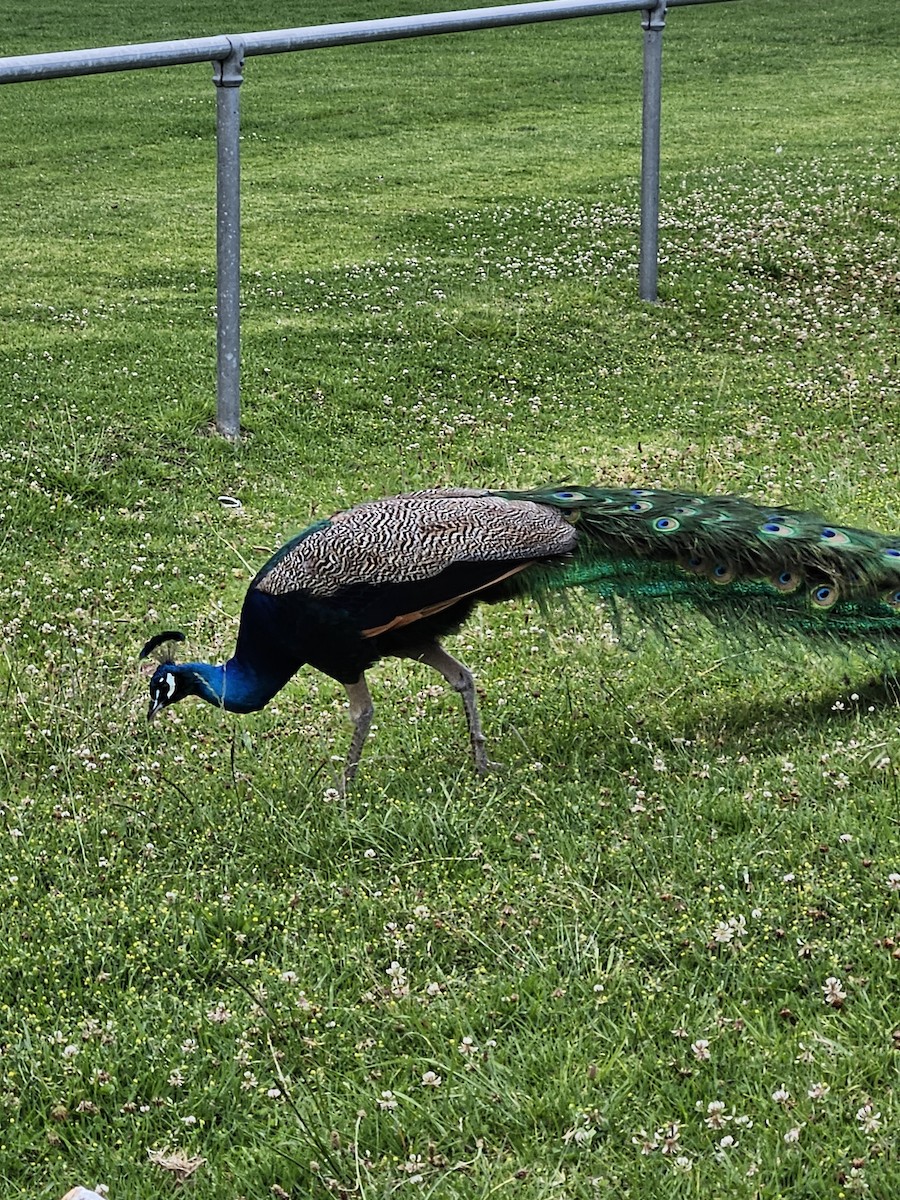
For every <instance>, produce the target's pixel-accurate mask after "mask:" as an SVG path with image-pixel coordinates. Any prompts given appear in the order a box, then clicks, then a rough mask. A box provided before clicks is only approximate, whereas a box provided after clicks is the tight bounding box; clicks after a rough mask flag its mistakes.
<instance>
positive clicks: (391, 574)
mask: <svg viewBox="0 0 900 1200" xmlns="http://www.w3.org/2000/svg"><path fill="white" fill-rule="evenodd" d="M575 542H576V534H575V531H574V529H573V528H572V526H571V525H570V524H569V523H568V521H566V519H565V517H564V516H563V515H562V513H560V512H559V511H558V510H557V509H552V508H549V507H545V506H544V505H542V504H534V503H532V502H530V501H522V500H505V499H503V498H501V497H499V496H492V495H489V494H484V493H480V492H477V491H468V490H464V489H460V490H457V491H453V490H446V491H444V490H433V491H428V492H418V493H411V494H408V495H402V496H390V497H387V498H386V499H383V500H373V501H370V502H368V503H366V504H360V505H357V506H356V507H355V508H351V509H348V510H347V511H346V512H341V513H338V514H336V516H334V517H332V518H331V521H330V522H329V523H328V525H326V526H323V528H321V529H318V530H316V531H315V532H314V533H312V534H310V536H309V537H307V538H304V539H303V541H301V542H299V543H298V545H297V546H296V548H295V549H294V550H292V551H291V552H290V553H288V554H286V555H285V556H284V558H282V559H280V560H279V561H278V562H277V563H276V564H275V566H274V567H273V568H272V570H271V571H269V573H268V574H267V575H265V576H264V577H263V579H261V580H260V581H259V583H258V584H257V587H259V588H260V589H261V590H262V591H265V592H270V593H272V594H273V595H279V594H284V593H287V592H293V591H297V590H300V589H303V590H306V591H310V592H312V593H314V594H315V595H319V596H330V595H334V593H335V592H337V591H338V590H339V589H341V588H344V587H349V586H352V585H354V584H360V583H365V584H384V583H401V582H409V581H413V580H420V579H431V578H433V577H434V576H436V575H438V574H440V572H441V571H443V570H445V569H446V568H447V567H449V566H451V565H452V564H454V563H460V562H497V563H498V564H499V563H502V562H516V561H522V560H534V559H539V558H544V557H547V556H548V555H558V554H568V553H571V552H572V551H573V550H574V548H575Z"/></svg>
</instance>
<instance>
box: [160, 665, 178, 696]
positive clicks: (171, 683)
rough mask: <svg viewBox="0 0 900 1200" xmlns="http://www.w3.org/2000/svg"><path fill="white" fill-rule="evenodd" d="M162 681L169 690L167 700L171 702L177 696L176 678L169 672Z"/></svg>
mask: <svg viewBox="0 0 900 1200" xmlns="http://www.w3.org/2000/svg"><path fill="white" fill-rule="evenodd" d="M162 681H163V683H164V684H165V685H166V687H167V688H168V697H167V699H169V700H171V699H172V697H173V696H174V695H175V676H174V675H173V674H172V672H171V671H168V672H167V673H166V674H165V675H163V677H162Z"/></svg>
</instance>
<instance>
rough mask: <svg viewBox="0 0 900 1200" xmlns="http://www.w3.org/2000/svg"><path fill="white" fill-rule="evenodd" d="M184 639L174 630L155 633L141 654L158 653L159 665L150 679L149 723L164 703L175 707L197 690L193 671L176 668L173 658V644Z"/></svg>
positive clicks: (163, 706)
mask: <svg viewBox="0 0 900 1200" xmlns="http://www.w3.org/2000/svg"><path fill="white" fill-rule="evenodd" d="M184 640H185V639H184V634H183V633H179V632H178V631H177V630H169V631H167V632H166V633H157V634H156V635H155V636H154V637H152V638H151V639H150V641H149V642H148V643H147V644H146V646H145V647H144V648H143V650H142V651H141V653H140V657H141V658H149V657H150V655H151V654H153V653H154V652H158V653H159V652H160V651H161V653H159V658H160V663H159V666H158V667H157V668H156V670H155V671H154V672H153V677H152V678H151V680H150V707H149V709H148V710H147V720H148V721H151V720H152V719H153V718H154V717H155V716H156V714H157V713H158V712H159V710H160V709H161V708H165V707H166V705H167V704H175V703H177V702H178V701H179V700H183V699H184V697H185V696H192V695H195V694H196V693H197V691H198V690H199V689H198V687H197V681H196V680H195V678H194V675H193V672H192V671H189V670H185V667H184V664H181V665H179V664H178V663H176V662H175V659H174V658H173V656H172V644H173V643H174V642H183V641H184Z"/></svg>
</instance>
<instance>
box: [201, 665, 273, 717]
mask: <svg viewBox="0 0 900 1200" xmlns="http://www.w3.org/2000/svg"><path fill="white" fill-rule="evenodd" d="M178 671H179V672H180V673H181V674H183V675H185V676H187V677H189V678H190V680H191V683H192V689H191V690H192V691H193V692H194V693H195V694H196V695H198V696H200V697H201V699H203V700H206V701H207V703H209V704H214V705H215V706H216V707H217V708H225V709H227V710H228V711H229V712H237V713H248V712H256V711H257V709H260V708H263V707H264V706H265V705H266V704H268V703H269V701H270V700H271V699H272V697H273V696H274V695H275V693H276V692H277V691H279V690H280V689H281V688H282V687H283V686H284V684H285V682H286V680H284V679H273V678H267V677H265V676H260V675H258V674H257V673H256V672H255V671H252V670H250V669H249V668H248V667H245V666H244V665H243V664H242V663H240V662H239V661H238V660H237V659H236V658H231V659H229V660H228V662H227V663H225V665H224V666H222V667H217V666H214V665H213V664H212V663H201V662H195V663H179V664H178Z"/></svg>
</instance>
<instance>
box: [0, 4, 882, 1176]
mask: <svg viewBox="0 0 900 1200" xmlns="http://www.w3.org/2000/svg"><path fill="white" fill-rule="evenodd" d="M457 6H458V7H462V5H457ZM25 9H27V11H23V10H22V6H14V5H12V4H11V3H9V2H8V0H6V2H5V3H4V2H3V0H0V29H2V32H3V47H4V53H8V54H13V53H26V52H32V51H34V52H37V51H44V50H53V49H65V48H73V47H77V46H89V45H101V44H113V43H117V42H131V41H140V40H149V39H160V38H176V37H186V36H192V35H203V34H212V33H219V32H222V31H224V30H238V31H240V30H248V29H255V28H258V27H260V26H262V25H264V26H266V27H271V28H277V27H286V26H293V25H299V24H304V23H317V22H323V21H332V20H340V19H349V18H351V17H373V16H378V15H388V14H389V13H396V12H400V11H406V12H415V11H417V10H418V9H419V5H418V4H416V3H413V0H404V3H403V4H402V5H401V4H400V3H398V4H396V5H393V6H388V8H387V9H384V8H378V7H376V6H375V5H374V3H372V0H364V2H362V3H358V4H356V5H353V6H351V5H348V4H343V3H339V4H338V5H337V6H336V7H335V6H334V5H331V6H329V7H328V9H327V11H326V10H325V9H324V8H321V7H320V8H318V9H317V8H316V7H315V6H314V5H312V4H310V3H308V2H305V0H303V2H301V3H300V5H299V7H298V5H297V4H291V5H288V4H285V3H282V2H281V0H276V3H274V4H273V5H270V6H269V7H268V8H267V9H266V13H265V16H264V17H261V16H260V15H259V12H258V8H257V9H254V7H253V6H251V5H246V4H242V3H239V2H237V0H225V3H218V2H217V3H216V4H212V3H206V2H204V0H191V2H190V3H182V4H175V3H174V2H172V0H163V3H162V4H158V5H155V6H150V7H144V8H139V7H138V6H127V5H110V4H106V3H101V2H100V0H94V3H93V4H91V3H88V4H86V5H80V6H71V5H66V6H63V5H61V4H57V3H52V2H50V0H40V2H36V3H34V4H32V5H30V6H25ZM894 10H895V4H894V3H893V0H869V2H868V3H866V4H865V5H863V6H851V5H832V6H830V7H829V9H828V11H827V12H825V11H824V10H821V11H820V10H817V12H816V16H815V19H814V20H810V16H809V13H808V12H807V11H806V9H805V8H804V7H803V6H790V5H787V4H785V3H783V0H743V2H735V3H730V4H710V5H703V6H698V7H696V8H693V9H689V8H679V9H676V10H673V11H672V12H671V13H670V15H669V20H668V28H667V32H666V35H665V39H666V48H665V67H664V97H663V104H664V125H663V217H662V228H661V254H662V260H663V261H662V265H661V276H660V286H661V303H660V304H659V305H658V306H654V307H649V306H645V305H642V304H641V303H640V302H639V301H638V300H637V281H636V271H637V193H638V180H637V174H638V163H639V155H640V144H639V131H640V109H639V104H640V58H641V37H640V20H639V17H638V15H637V14H629V15H623V16H616V17H608V18H603V19H596V20H593V21H583V20H582V21H571V22H562V23H558V24H550V25H545V26H540V27H530V28H520V29H515V30H502V31H501V30H497V31H490V32H484V33H475V34H468V35H460V36H456V37H450V38H446V37H445V38H434V39H422V40H416V41H410V42H400V43H394V44H391V45H382V46H370V47H350V48H347V49H342V50H331V51H323V52H320V53H315V54H304V55H294V56H274V57H271V58H266V59H253V60H250V62H249V63H248V66H247V71H246V83H245V86H244V89H243V92H244V94H243V98H242V103H243V114H244V121H243V139H244V140H243V196H244V209H243V215H244V267H245V289H244V311H243V322H244V325H243V351H244V359H243V384H244V413H243V417H244V423H245V426H246V433H245V436H244V438H243V439H242V441H241V443H240V445H237V446H234V445H230V444H228V443H226V442H224V441H222V440H221V439H219V438H217V437H215V436H214V435H212V434H211V432H210V420H211V416H212V413H213V409H214V344H215V325H214V311H213V306H214V299H215V297H214V261H215V247H214V171H215V141H214V132H215V130H214V116H215V112H214V110H215V95H214V89H213V87H212V84H211V69H210V68H209V67H208V66H202V67H194V68H187V67H186V68H178V69H172V70H169V71H166V72H134V73H128V74H123V75H119V76H106V77H100V78H94V79H82V80H66V81H56V82H46V83H36V84H27V85H16V86H10V87H6V88H2V89H0V128H2V134H0V166H2V169H0V253H2V260H3V264H4V286H3V289H2V292H0V545H2V551H3V553H2V559H0V563H2V569H0V696H2V697H3V701H4V703H3V705H2V706H0V931H2V934H0V936H2V945H3V947H4V950H3V957H2V966H0V1179H2V1180H3V1182H4V1192H3V1196H4V1200H7V1197H14V1196H15V1197H23V1198H25V1197H27V1198H28V1200H59V1197H60V1196H61V1195H62V1194H63V1193H64V1192H65V1191H66V1190H67V1189H68V1188H69V1187H71V1186H73V1185H74V1184H76V1183H82V1184H85V1185H90V1186H96V1185H97V1184H98V1183H103V1184H106V1185H108V1187H109V1195H110V1197H111V1200H131V1198H137V1197H139V1198H140V1200H158V1198H159V1200H161V1198H163V1197H169V1196H171V1195H172V1194H173V1192H174V1193H176V1194H177V1192H178V1190H179V1189H178V1181H179V1179H182V1178H183V1179H184V1193H185V1194H186V1195H190V1196H193V1197H196V1200H240V1198H244V1200H259V1198H261V1197H266V1196H275V1197H286V1196H289V1197H296V1198H297V1200H299V1198H301V1197H303V1198H305V1197H323V1198H324V1197H327V1196H336V1197H339V1196H351V1195H352V1196H359V1197H361V1198H362V1200H376V1198H381V1197H389V1196H393V1195H395V1194H398V1195H400V1196H403V1195H410V1196H412V1195H417V1196H420V1197H429V1198H431V1197H433V1198H435V1200H444V1198H445V1197H446V1198H456V1197H458V1198H460V1200H463V1198H465V1200H469V1198H476V1197H478V1198H481V1197H484V1198H487V1197H489V1196H490V1197H493V1196H515V1197H518V1198H520V1200H543V1198H545V1197H565V1200H580V1198H582V1197H585V1198H587V1197H606V1196H608V1197H620V1196H622V1197H624V1196H629V1197H634V1198H635V1200H656V1198H657V1197H659V1198H660V1200H661V1198H663V1197H665V1198H666V1200H669V1198H674V1200H678V1198H679V1197H699V1198H703V1200H707V1198H711V1197H722V1198H723V1200H724V1198H729V1200H730V1198H743V1197H746V1198H748V1200H749V1198H751V1197H754V1198H755V1197H760V1198H765V1200H775V1198H778V1197H785V1198H787V1197H790V1200H802V1198H805V1197H810V1198H812V1197H816V1200H822V1198H828V1197H834V1198H835V1200H837V1198H839V1197H841V1198H842V1197H845V1196H850V1195H853V1194H854V1193H865V1192H869V1194H870V1195H872V1196H873V1197H888V1196H891V1195H893V1193H894V1190H895V1187H896V1179H897V1175H898V1171H900V1163H898V1150H900V1132H898V1122H900V1097H898V1094H897V1081H898V1065H900V1028H898V1026H900V1009H898V996H900V987H898V979H900V961H898V960H900V847H898V829H897V825H898V819H900V809H898V793H897V779H898V757H897V744H898V716H897V707H896V695H895V693H894V690H893V688H892V686H891V685H889V684H885V683H883V682H882V670H883V669H884V668H887V667H890V666H891V665H892V664H891V663H889V662H884V661H881V660H877V659H875V658H873V657H872V656H871V655H869V654H868V653H867V652H866V651H865V649H864V648H863V649H861V650H860V651H859V652H858V653H857V652H855V651H850V652H848V654H847V655H846V656H844V655H841V654H838V653H834V654H829V653H823V652H821V650H818V649H817V650H816V651H815V652H811V651H809V650H806V649H804V648H803V647H797V646H789V647H786V646H784V645H783V644H780V643H779V641H778V640H777V639H776V638H774V637H773V638H772V639H770V640H769V639H765V638H764V639H762V642H763V644H758V642H757V641H751V642H749V643H748V644H746V645H745V644H743V643H742V642H741V641H740V639H737V640H735V641H732V640H731V639H727V640H723V639H721V638H720V637H717V636H716V635H714V634H713V633H712V632H711V631H710V630H709V629H707V628H706V627H704V626H702V625H700V624H699V623H696V622H693V621H691V620H690V618H689V617H686V616H685V615H684V614H680V615H678V617H677V619H676V622H675V625H674V628H673V629H672V630H671V633H670V634H669V636H668V637H666V638H665V639H662V638H660V637H659V636H655V635H648V636H643V635H642V632H641V631H640V630H639V629H638V628H636V627H635V628H628V629H626V630H625V631H624V632H622V633H617V632H616V631H615V630H614V628H613V626H612V625H611V623H610V619H609V614H608V613H605V612H604V611H603V610H602V609H600V608H598V606H597V605H596V604H595V603H594V601H593V600H591V599H590V597H582V596H574V597H573V599H572V602H571V604H570V605H568V606H561V607H560V608H559V609H558V610H554V611H550V612H546V611H542V610H541V609H539V608H537V607H534V606H529V605H527V604H519V605H514V606H509V607H506V608H496V609H491V610H485V611H483V612H478V613H476V615H475V617H474V618H473V619H472V621H471V622H470V624H469V625H468V626H467V628H466V630H465V631H464V632H463V634H461V635H460V636H459V637H458V638H457V639H455V641H454V643H453V646H452V647H451V648H453V647H455V652H457V653H459V654H460V656H461V657H462V658H464V659H465V660H466V661H467V662H469V663H470V664H471V665H472V667H473V668H474V669H475V670H476V672H477V676H478V682H479V687H480V689H481V690H482V691H483V699H482V707H483V713H484V718H485V725H486V732H487V734H488V738H489V743H490V749H491V753H492V757H495V758H499V759H501V760H502V761H503V763H504V764H505V766H504V769H503V770H502V771H500V772H498V773H496V774H494V775H492V776H491V777H489V778H487V779H484V780H479V779H476V778H474V777H473V774H472V772H471V770H470V767H469V763H468V759H467V746H466V737H465V729H464V724H463V718H462V714H461V712H460V711H459V705H458V703H457V700H456V697H455V696H452V695H448V694H446V693H445V692H444V691H443V690H442V689H439V688H436V687H434V686H433V685H434V684H435V682H436V679H435V677H433V676H432V675H431V674H429V673H427V672H425V671H424V670H422V669H420V668H415V667H413V666H412V665H411V664H407V663H396V662H389V663H387V664H385V665H383V666H382V667H380V668H379V669H378V671H377V672H373V676H372V683H373V693H374V696H375V702H376V730H375V734H374V738H373V739H372V742H371V745H370V746H369V748H368V754H367V756H366V757H365V758H364V760H363V766H362V769H361V772H360V776H359V779H358V783H357V785H356V787H355V788H354V790H353V792H352V793H351V794H350V795H348V797H347V798H346V799H345V800H339V799H336V798H335V796H334V794H333V792H332V791H331V790H330V789H331V784H332V780H333V776H334V772H335V770H336V769H337V766H338V765H339V762H340V759H341V757H342V755H343V752H344V750H345V748H346V745H347V742H348V740H349V728H348V721H347V716H346V711H345V704H344V693H343V690H342V689H341V688H339V687H338V686H337V685H334V684H332V683H331V681H329V680H327V679H325V678H324V677H319V676H316V675H314V674H313V673H312V672H308V671H303V672H301V673H300V674H299V675H298V677H297V679H296V681H295V682H294V683H293V684H292V685H291V686H290V687H289V688H287V689H286V690H285V691H284V692H283V693H281V694H280V695H279V696H278V697H277V698H276V700H275V701H274V702H273V703H272V704H271V705H270V706H269V707H268V708H267V709H266V710H265V711H264V712H262V713H260V714H257V715H255V716H252V717H249V718H243V719H240V718H234V717H229V716H227V715H224V714H221V713H217V712H216V711H215V710H213V709H211V708H209V707H207V706H200V705H198V704H185V705H182V706H179V707H178V708H177V709H173V710H170V711H169V712H167V713H166V714H164V716H163V717H162V718H161V719H160V720H158V721H157V722H156V723H155V724H154V725H153V726H150V727H148V726H147V724H146V722H145V720H144V714H145V711H146V678H145V676H144V674H142V671H141V669H140V667H139V665H138V663H137V661H136V655H137V652H138V650H139V648H140V646H141V644H142V642H143V641H144V640H145V638H146V637H148V636H149V635H150V634H151V633H154V632H156V631H158V630H160V629H165V628H183V629H184V630H185V631H186V632H187V634H188V637H189V644H190V654H191V656H195V657H200V658H209V659H211V660H214V661H220V660H221V659H222V658H223V657H225V656H227V654H228V653H230V650H231V648H232V646H233V639H234V636H235V631H236V620H237V614H238V612H239V608H240V603H241V599H242V596H243V592H244V589H245V588H246V584H247V581H248V579H249V578H250V577H251V575H252V573H253V572H254V571H255V568H256V567H257V566H258V565H259V564H260V563H261V562H262V561H263V560H264V559H265V557H266V556H267V554H268V553H269V552H270V551H271V549H273V548H274V547H275V546H277V545H278V544H279V543H280V541H281V540H283V538H285V537H286V536H288V535H290V534H291V533H293V532H295V531H296V530H298V529H299V528H301V527H303V526H304V525H306V524H308V523H309V521H310V520H311V519H313V518H314V517H316V516H321V515H327V514H328V513H330V512H332V511H334V510H335V509H337V508H339V507H342V506H344V505H346V504H348V503H350V502H352V501H354V500H357V499H361V498H364V497H366V496H370V495H379V494H385V493H390V492H393V491H397V490H400V489H404V488H413V487H422V486H427V485H430V484H440V483H458V484H472V485H479V486H506V487H517V486H521V487H526V486H530V485H534V484H538V483H543V482H548V481H551V480H555V479H562V478H569V479H573V480H581V481H583V482H599V483H602V482H604V481H605V482H607V483H608V484H610V485H614V484H615V485H618V484H630V483H632V482H634V483H638V484H640V485H644V486H650V487H652V486H662V487H665V486H669V487H682V488H696V489H699V490H703V491H730V492H740V493H745V494H749V495H751V496H753V497H756V498H760V499H762V498H765V499H768V500H771V501H774V502H785V503H791V504H795V505H802V506H805V507H816V508H821V509H823V510H824V511H826V512H827V513H828V515H829V516H830V517H831V518H833V519H834V520H835V521H843V522H848V523H855V524H869V525H873V526H876V527H880V528H892V529H898V528H900V501H898V498H897V497H898V489H897V478H898V439H897V420H896V408H897V403H898V399H900V397H898V388H897V382H898V358H897V346H898V341H897V336H898V279H900V250H898V216H900V201H898V190H897V176H898V146H897V135H896V116H897V106H896V81H897V66H898V61H897V60H898V55H897V51H896V23H895V20H894V18H895V11H894ZM222 494H227V495H231V496H235V497H237V498H239V499H240V500H241V502H242V507H241V508H239V509H235V508H226V507H223V506H222V505H221V504H220V503H219V501H218V497H219V496H220V495H222ZM893 665H895V664H893Z"/></svg>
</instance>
